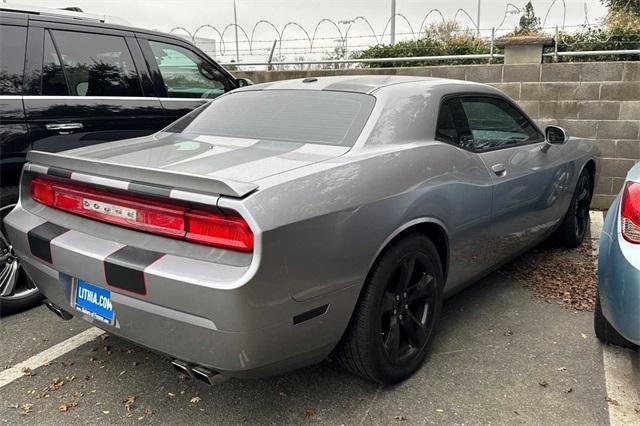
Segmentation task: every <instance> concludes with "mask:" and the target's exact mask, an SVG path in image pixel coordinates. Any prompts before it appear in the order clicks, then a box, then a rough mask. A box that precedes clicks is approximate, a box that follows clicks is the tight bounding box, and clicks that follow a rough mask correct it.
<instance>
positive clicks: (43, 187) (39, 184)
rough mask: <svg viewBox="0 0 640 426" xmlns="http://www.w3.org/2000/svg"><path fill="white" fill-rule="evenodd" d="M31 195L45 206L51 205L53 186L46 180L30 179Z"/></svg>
mask: <svg viewBox="0 0 640 426" xmlns="http://www.w3.org/2000/svg"><path fill="white" fill-rule="evenodd" d="M31 197H33V199H34V200H36V201H37V202H39V203H41V204H44V205H45V206H53V187H52V186H51V184H50V183H49V182H47V181H44V180H42V179H34V180H32V181H31Z"/></svg>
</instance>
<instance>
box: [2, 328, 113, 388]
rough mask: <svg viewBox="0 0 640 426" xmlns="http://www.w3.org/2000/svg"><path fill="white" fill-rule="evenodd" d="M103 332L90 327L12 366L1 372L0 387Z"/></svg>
mask: <svg viewBox="0 0 640 426" xmlns="http://www.w3.org/2000/svg"><path fill="white" fill-rule="evenodd" d="M102 334H104V331H103V330H100V329H99V328H96V327H91V328H90V329H88V330H85V331H83V332H82V333H79V334H76V335H75V336H73V337H70V338H68V339H67V340H65V341H63V342H60V343H58V344H57V345H54V346H52V347H50V348H49V349H46V350H44V351H42V352H40V353H39V354H37V355H34V356H32V357H31V358H29V359H27V360H26V361H23V362H21V363H19V364H16V365H14V366H13V367H11V368H8V369H6V370H4V371H2V372H0V388H2V387H4V386H6V385H8V384H9V383H11V382H13V381H14V380H16V379H19V378H20V377H22V376H24V374H25V373H24V371H25V370H26V369H29V370H35V369H36V368H38V367H42V366H43V365H45V364H46V363H48V362H51V361H53V360H54V359H56V358H58V357H60V356H62V355H64V354H66V353H68V352H71V351H72V350H74V349H76V348H78V347H80V346H82V345H84V344H85V343H87V342H90V341H92V340H93V339H95V338H96V337H98V336H100V335H102Z"/></svg>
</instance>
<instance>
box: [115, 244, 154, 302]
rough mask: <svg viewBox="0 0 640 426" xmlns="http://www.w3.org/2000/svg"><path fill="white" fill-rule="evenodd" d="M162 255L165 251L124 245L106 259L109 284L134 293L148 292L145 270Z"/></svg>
mask: <svg viewBox="0 0 640 426" xmlns="http://www.w3.org/2000/svg"><path fill="white" fill-rule="evenodd" d="M162 256H164V254H163V253H158V252H155V251H150V250H144V249H139V248H135V247H131V246H125V247H122V248H121V249H120V250H117V251H115V252H114V253H111V254H110V255H109V256H107V258H106V259H105V260H104V273H105V277H106V279H107V284H109V285H110V286H112V287H117V288H121V289H123V290H127V291H130V292H132V293H137V294H142V295H144V294H147V286H146V284H145V280H144V270H145V268H147V267H148V266H149V265H151V264H152V263H153V262H155V261H156V260H158V259H160V258H161V257H162Z"/></svg>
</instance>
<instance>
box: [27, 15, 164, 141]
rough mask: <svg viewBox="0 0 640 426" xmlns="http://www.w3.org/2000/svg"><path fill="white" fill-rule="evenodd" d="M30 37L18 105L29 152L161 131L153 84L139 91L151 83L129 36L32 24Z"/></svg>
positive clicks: (81, 27)
mask: <svg viewBox="0 0 640 426" xmlns="http://www.w3.org/2000/svg"><path fill="white" fill-rule="evenodd" d="M29 31H30V32H29V45H30V49H29V58H28V61H27V63H28V68H29V69H28V70H27V71H28V74H29V76H30V77H29V78H30V85H29V92H28V94H27V95H26V96H25V97H24V106H25V111H26V114H27V118H28V122H29V130H30V135H31V143H32V147H33V149H37V150H43V151H52V152H56V151H61V150H66V149H72V148H77V147H80V146H86V145H91V144H95V143H101V142H105V141H112V140H118V139H127V138H133V137H138V136H143V135H148V134H151V133H153V132H154V131H157V130H159V129H160V128H161V127H162V125H163V115H164V113H163V108H162V105H161V104H160V101H159V99H157V97H155V93H148V92H149V88H150V87H151V85H150V84H147V85H146V87H143V86H144V84H143V83H144V77H145V76H146V77H147V78H146V81H147V82H149V81H150V79H149V77H148V70H146V68H144V69H141V68H140V65H139V63H138V64H136V62H135V61H134V55H136V53H137V54H138V56H141V54H140V53H139V47H138V45H137V43H136V41H135V38H134V37H133V34H132V33H128V32H126V31H119V30H111V29H108V28H99V27H92V26H87V25H70V24H64V23H57V22H46V21H32V23H31V24H30V30H29ZM136 49H138V52H136ZM145 89H146V90H145ZM145 92H147V93H145ZM149 95H151V96H149Z"/></svg>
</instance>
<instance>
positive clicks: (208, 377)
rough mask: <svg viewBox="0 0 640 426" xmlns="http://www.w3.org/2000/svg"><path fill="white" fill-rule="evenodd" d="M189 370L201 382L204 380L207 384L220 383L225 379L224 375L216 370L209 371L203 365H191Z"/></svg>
mask: <svg viewBox="0 0 640 426" xmlns="http://www.w3.org/2000/svg"><path fill="white" fill-rule="evenodd" d="M191 371H192V372H193V377H195V378H196V379H198V380H200V381H201V382H205V383H206V384H208V385H209V386H213V385H219V384H220V383H222V382H224V381H226V380H227V378H226V377H225V376H223V375H222V374H220V373H218V372H217V371H211V370H209V369H207V368H204V367H193V368H192V369H191Z"/></svg>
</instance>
